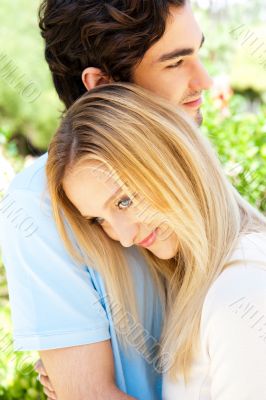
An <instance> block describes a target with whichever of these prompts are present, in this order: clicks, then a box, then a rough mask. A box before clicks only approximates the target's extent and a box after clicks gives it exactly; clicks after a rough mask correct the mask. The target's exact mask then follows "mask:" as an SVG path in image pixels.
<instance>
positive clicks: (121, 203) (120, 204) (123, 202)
mask: <svg viewBox="0 0 266 400" xmlns="http://www.w3.org/2000/svg"><path fill="white" fill-rule="evenodd" d="M132 203H133V202H132V200H131V199H130V198H129V197H126V198H124V199H122V200H120V201H118V202H117V203H116V207H118V208H119V209H120V210H123V209H124V208H128V207H130V206H131V205H132Z"/></svg>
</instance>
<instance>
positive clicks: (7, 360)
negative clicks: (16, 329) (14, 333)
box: [0, 300, 46, 400]
mask: <svg viewBox="0 0 266 400" xmlns="http://www.w3.org/2000/svg"><path fill="white" fill-rule="evenodd" d="M0 320H1V328H0V400H14V399H19V400H22V399H23V400H44V399H45V398H46V397H45V396H44V394H43V392H42V388H41V385H40V383H39V382H38V381H37V380H36V372H34V369H33V366H34V363H35V362H36V360H37V359H38V356H37V354H34V353H21V352H18V353H14V351H13V346H12V338H11V333H10V332H11V324H10V312H9V307H8V305H7V303H6V302H5V301H3V300H2V301H0Z"/></svg>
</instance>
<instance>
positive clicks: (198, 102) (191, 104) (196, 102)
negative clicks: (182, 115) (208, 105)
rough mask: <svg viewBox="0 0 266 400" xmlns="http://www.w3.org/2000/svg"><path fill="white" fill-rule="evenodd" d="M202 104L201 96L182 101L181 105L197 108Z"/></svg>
mask: <svg viewBox="0 0 266 400" xmlns="http://www.w3.org/2000/svg"><path fill="white" fill-rule="evenodd" d="M201 105H202V97H199V98H198V99H196V100H193V101H189V102H187V103H183V106H185V107H190V108H198V107H200V106H201Z"/></svg>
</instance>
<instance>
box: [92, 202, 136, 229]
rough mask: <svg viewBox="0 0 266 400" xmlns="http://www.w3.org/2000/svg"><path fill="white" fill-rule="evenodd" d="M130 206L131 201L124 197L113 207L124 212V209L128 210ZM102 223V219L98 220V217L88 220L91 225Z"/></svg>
mask: <svg viewBox="0 0 266 400" xmlns="http://www.w3.org/2000/svg"><path fill="white" fill-rule="evenodd" d="M132 204H133V201H132V200H131V199H130V198H129V197H126V198H124V199H121V200H119V201H118V202H117V203H116V204H115V206H116V207H117V208H119V210H124V209H127V208H129V207H130V206H131V205H132ZM103 223H104V219H103V218H99V217H95V218H92V219H91V220H90V224H91V225H102V224H103Z"/></svg>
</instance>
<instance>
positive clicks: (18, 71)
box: [0, 0, 62, 150]
mask: <svg viewBox="0 0 266 400" xmlns="http://www.w3.org/2000/svg"><path fill="white" fill-rule="evenodd" d="M37 9H38V2H34V1H31V0H12V1H9V0H1V7H0V20H1V24H0V37H1V38H5V40H2V41H1V49H0V118H1V122H0V125H1V128H3V129H5V130H7V131H9V132H12V135H24V136H25V137H27V138H28V139H29V140H30V142H31V143H32V144H33V145H34V146H35V147H37V148H40V149H44V150H45V149H46V148H47V145H48V143H49V141H50V138H51V136H52V135H53V134H54V132H55V129H56V126H57V124H58V118H59V116H60V112H61V111H62V105H61V103H60V102H59V100H58V98H57V95H56V93H55V91H54V89H53V86H52V82H51V77H50V72H49V70H48V67H47V65H46V63H45V61H44V55H43V53H44V49H43V43H42V39H41V37H40V34H39V29H38V26H37Z"/></svg>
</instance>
